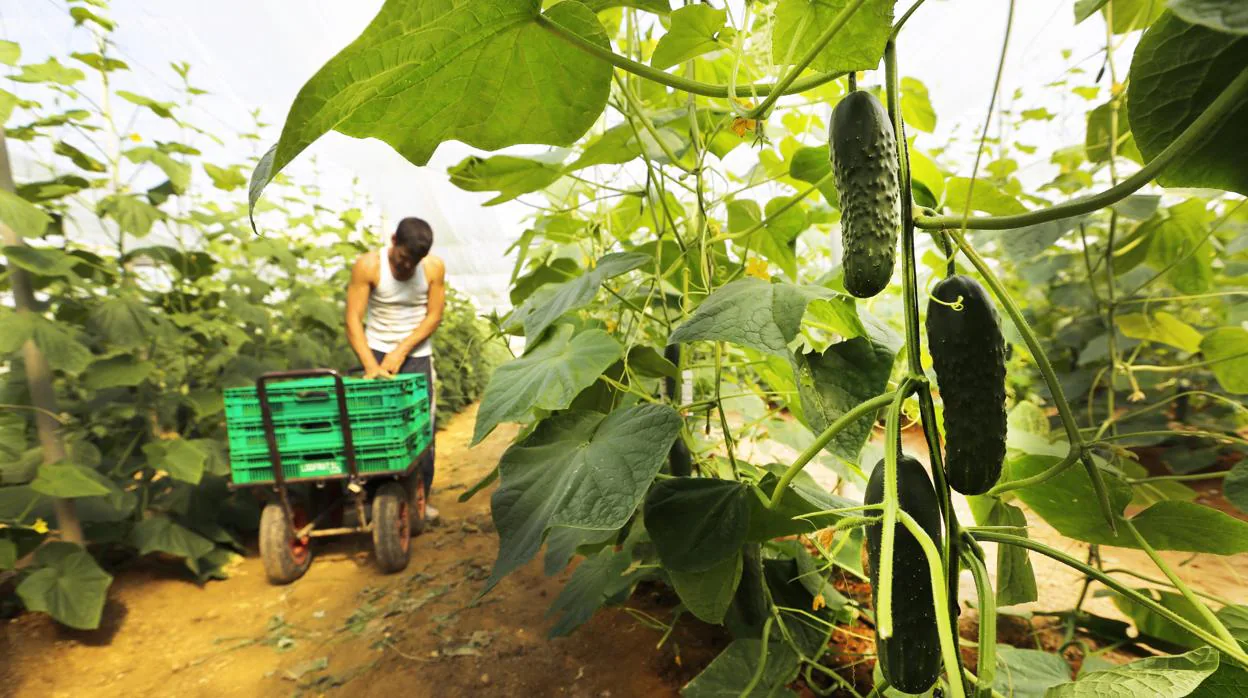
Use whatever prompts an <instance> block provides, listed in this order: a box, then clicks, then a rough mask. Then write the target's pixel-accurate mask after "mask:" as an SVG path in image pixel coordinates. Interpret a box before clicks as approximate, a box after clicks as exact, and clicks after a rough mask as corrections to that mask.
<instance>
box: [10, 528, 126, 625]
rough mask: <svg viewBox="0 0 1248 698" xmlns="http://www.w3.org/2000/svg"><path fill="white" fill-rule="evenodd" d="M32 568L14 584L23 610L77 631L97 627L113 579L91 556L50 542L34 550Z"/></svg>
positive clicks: (79, 548) (56, 542)
mask: <svg viewBox="0 0 1248 698" xmlns="http://www.w3.org/2000/svg"><path fill="white" fill-rule="evenodd" d="M35 566H36V569H35V571H34V572H31V573H30V575H29V576H27V577H26V578H25V579H23V580H22V583H21V584H19V585H17V595H18V596H19V597H20V598H21V599H22V603H23V604H25V605H26V610H28V611H43V612H46V613H48V614H49V615H51V616H52V617H53V618H55V619H56V620H57V622H59V623H62V624H64V625H68V626H69V627H71V628H77V629H79V630H94V629H95V628H96V627H98V626H99V624H100V613H101V612H102V611H103V610H104V600H105V598H106V595H107V593H108V585H110V584H112V582H113V578H112V576H110V575H109V574H108V573H107V572H105V571H104V570H102V569H100V566H99V565H97V564H95V560H94V559H93V558H92V557H91V554H90V553H88V552H87V551H86V550H84V549H83V548H82V547H80V546H78V545H76V544H74V543H65V542H61V541H52V542H49V543H44V544H43V545H42V546H41V547H40V548H39V549H38V550H36V551H35Z"/></svg>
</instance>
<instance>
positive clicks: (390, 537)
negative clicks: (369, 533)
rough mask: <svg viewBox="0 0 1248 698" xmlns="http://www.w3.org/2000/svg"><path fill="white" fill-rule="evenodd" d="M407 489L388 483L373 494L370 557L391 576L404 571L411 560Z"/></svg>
mask: <svg viewBox="0 0 1248 698" xmlns="http://www.w3.org/2000/svg"><path fill="white" fill-rule="evenodd" d="M408 508H409V507H408V493H407V489H406V488H404V487H403V485H402V484H400V483H398V482H387V483H386V484H384V485H382V486H381V487H380V488H379V489H378V490H377V493H376V494H374V495H373V556H374V557H375V558H376V559H377V567H379V568H381V571H382V572H384V573H386V574H390V573H393V572H399V571H401V570H403V569H406V568H407V563H408V561H409V560H410V559H411V557H412V527H411V520H410V518H411V517H410V516H409V515H408Z"/></svg>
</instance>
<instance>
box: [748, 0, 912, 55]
mask: <svg viewBox="0 0 1248 698" xmlns="http://www.w3.org/2000/svg"><path fill="white" fill-rule="evenodd" d="M849 4H850V0H780V3H779V4H778V5H776V19H775V25H774V28H773V29H772V39H771V59H772V60H773V61H775V62H776V63H783V64H788V63H794V62H796V61H797V60H798V59H799V58H801V57H802V56H803V55H805V53H806V52H807V51H808V50H810V49H811V48H813V47H814V43H815V41H816V40H817V39H818V38H819V35H820V34H822V33H823V30H824V28H826V27H827V26H828V25H829V24H831V23H832V21H833V20H834V19H835V18H836V16H837V15H838V14H840V12H841V10H843V9H845V7H846V6H848V5H849ZM893 4H894V0H866V2H865V3H863V4H862V5H861V6H860V7H858V9H857V10H856V11H855V12H854V14H853V16H852V17H850V18H849V21H848V22H846V23H845V25H844V26H843V27H841V29H840V31H839V32H837V34H836V36H835V37H834V38H833V39H832V41H831V43H829V44H828V45H826V46H824V47H823V50H821V51H820V52H819V54H818V55H817V56H816V57H815V60H814V62H813V63H811V67H812V68H814V69H815V70H820V71H824V72H830V71H845V72H848V71H851V70H874V69H875V68H877V67H879V64H880V59H881V58H883V57H884V44H885V43H886V42H887V41H888V35H889V34H890V33H892V29H893Z"/></svg>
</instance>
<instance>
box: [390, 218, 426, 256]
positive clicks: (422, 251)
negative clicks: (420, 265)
mask: <svg viewBox="0 0 1248 698" xmlns="http://www.w3.org/2000/svg"><path fill="white" fill-rule="evenodd" d="M394 242H395V244H398V245H402V246H403V247H405V248H407V251H408V252H409V253H410V254H411V255H412V258H413V259H414V260H415V261H417V262H419V261H420V260H422V259H424V258H425V255H427V254H429V248H430V247H433V228H430V227H429V224H428V223H426V222H424V221H423V220H421V219H419V218H404V219H403V220H401V221H399V225H398V227H397V228H395V229H394Z"/></svg>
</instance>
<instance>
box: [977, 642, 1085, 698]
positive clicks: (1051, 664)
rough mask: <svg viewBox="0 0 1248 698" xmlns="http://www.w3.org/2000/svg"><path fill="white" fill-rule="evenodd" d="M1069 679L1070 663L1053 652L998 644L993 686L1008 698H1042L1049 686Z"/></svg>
mask: <svg viewBox="0 0 1248 698" xmlns="http://www.w3.org/2000/svg"><path fill="white" fill-rule="evenodd" d="M1067 681H1070V665H1069V664H1067V663H1066V660H1065V659H1062V658H1061V657H1060V656H1058V655H1056V654H1052V653H1051V652H1041V651H1040V650H1026V649H1017V648H1015V647H1010V646H1009V645H997V674H996V677H995V678H994V680H993V685H992V687H993V688H994V689H996V690H997V691H1000V692H1001V694H1002V695H1005V696H1010V697H1011V698H1044V695H1045V691H1047V690H1049V688H1050V687H1052V686H1057V685H1058V684H1062V683H1065V682H1067Z"/></svg>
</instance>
